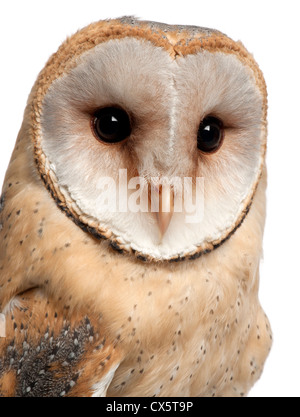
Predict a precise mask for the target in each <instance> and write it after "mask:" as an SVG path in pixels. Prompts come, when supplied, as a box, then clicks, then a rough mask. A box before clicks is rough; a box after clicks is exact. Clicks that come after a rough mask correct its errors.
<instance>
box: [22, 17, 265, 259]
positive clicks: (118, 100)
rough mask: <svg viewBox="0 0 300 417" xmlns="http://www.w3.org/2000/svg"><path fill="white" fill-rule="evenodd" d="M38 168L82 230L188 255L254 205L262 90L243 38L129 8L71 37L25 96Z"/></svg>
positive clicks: (125, 245)
mask: <svg viewBox="0 0 300 417" xmlns="http://www.w3.org/2000/svg"><path fill="white" fill-rule="evenodd" d="M30 104H31V106H30V112H31V130H32V137H33V142H34V155H35V161H36V164H37V167H38V171H39V173H40V175H41V177H42V179H43V181H44V183H45V185H46V187H47V189H48V190H49V192H50V193H51V196H52V197H53V199H54V200H55V202H56V204H57V205H58V207H60V209H62V210H63V211H64V212H65V213H66V214H67V216H69V217H70V219H72V220H73V221H74V222H75V223H76V224H77V225H78V226H79V227H81V228H82V229H83V230H85V231H86V232H87V233H90V234H92V235H93V236H94V237H96V238H101V239H102V238H104V239H108V240H109V241H110V244H111V246H112V247H113V248H115V249H117V250H118V251H123V252H126V253H131V254H132V255H134V256H138V257H139V258H140V259H144V260H145V259H151V260H154V261H164V260H169V261H170V260H181V259H186V258H188V259H194V258H196V257H198V256H199V255H201V254H203V253H206V252H210V251H212V250H213V249H215V248H217V247H218V246H219V245H221V244H222V243H223V242H224V241H225V240H227V239H229V238H230V237H231V235H232V234H233V233H234V232H235V230H236V229H237V228H238V227H239V226H240V225H241V224H242V222H243V220H244V218H245V216H246V215H247V212H248V211H249V209H250V208H251V202H252V199H253V197H254V194H255V191H256V188H257V185H258V182H259V180H260V177H261V174H262V170H263V166H264V157H265V148H266V111H267V101H266V87H265V83H264V79H263V76H262V74H261V72H260V70H259V68H258V66H257V64H256V63H255V61H254V59H253V57H252V56H251V55H250V54H249V53H248V52H247V51H246V49H245V48H244V47H243V45H242V44H241V43H236V42H234V41H232V40H231V39H229V38H228V37H227V36H225V35H224V34H222V33H220V32H218V31H215V30H210V29H205V28H198V27H189V26H185V27H180V26H168V25H164V24H159V23H152V22H151V23H150V22H145V21H138V20H136V19H134V18H131V17H126V18H121V19H117V20H108V21H101V22H98V23H95V24H92V25H90V26H88V27H86V28H85V29H83V30H81V31H80V32H78V33H76V34H75V35H74V36H73V37H71V38H70V39H68V40H67V41H66V42H65V43H64V44H63V45H62V46H61V47H60V49H59V50H58V52H57V53H56V54H54V55H53V56H52V57H51V58H50V60H49V62H48V63H47V65H46V66H45V68H44V70H43V71H42V72H41V73H40V75H39V77H38V80H37V82H36V84H35V86H34V89H33V91H32V94H31V102H30Z"/></svg>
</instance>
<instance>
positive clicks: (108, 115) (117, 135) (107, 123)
mask: <svg viewBox="0 0 300 417" xmlns="http://www.w3.org/2000/svg"><path fill="white" fill-rule="evenodd" d="M93 128H94V132H95V134H96V136H97V137H98V138H99V139H100V140H101V141H103V142H106V143H117V142H121V141H123V140H124V139H126V138H127V137H128V136H129V135H130V133H131V125H130V119H129V116H128V114H127V113H126V112H125V111H124V110H122V109H119V108H116V107H105V108H103V109H100V110H97V112H96V113H95V114H94V119H93Z"/></svg>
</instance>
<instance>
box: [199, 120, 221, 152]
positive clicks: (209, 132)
mask: <svg viewBox="0 0 300 417" xmlns="http://www.w3.org/2000/svg"><path fill="white" fill-rule="evenodd" d="M223 130H224V129H223V123H222V121H221V120H220V119H217V118H216V117H213V116H208V117H205V118H204V119H203V120H202V122H201V123H200V126H199V129H198V134H197V147H198V149H200V151H202V152H205V153H210V152H214V151H216V150H217V149H218V148H219V147H220V145H221V143H222V139H223Z"/></svg>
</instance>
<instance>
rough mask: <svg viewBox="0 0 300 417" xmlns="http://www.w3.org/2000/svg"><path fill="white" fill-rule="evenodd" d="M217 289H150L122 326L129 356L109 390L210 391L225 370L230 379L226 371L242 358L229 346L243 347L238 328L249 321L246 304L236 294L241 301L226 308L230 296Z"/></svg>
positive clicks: (185, 393)
mask: <svg viewBox="0 0 300 417" xmlns="http://www.w3.org/2000/svg"><path fill="white" fill-rule="evenodd" d="M206 291H208V293H207V292H206ZM208 294H210V296H209V297H208ZM218 294H220V293H219V291H218V288H217V286H216V287H215V288H214V289H213V288H212V287H210V288H208V289H207V290H205V288H202V290H201V289H200V287H195V286H193V285H183V286H181V287H180V288H179V289H178V291H172V292H167V291H165V292H164V290H163V289H161V290H160V291H158V290H157V291H156V292H155V288H152V291H151V289H149V291H148V292H147V296H145V297H144V299H143V302H142V303H141V305H140V306H139V304H137V303H135V304H134V308H133V309H132V310H131V311H130V314H129V315H128V317H127V323H126V325H125V326H124V325H123V328H122V326H121V327H120V329H119V334H118V335H117V338H119V340H121V342H120V343H121V345H122V347H123V348H124V350H125V358H124V361H123V362H122V363H121V364H120V367H119V369H118V371H117V372H116V375H115V378H114V379H113V381H112V384H111V387H110V388H109V392H108V395H129V396H130V395H141V396H143V395H147V396H154V395H155V396H171V395H182V396H191V395H205V390H207V389H208V388H207V387H210V386H211V385H212V386H214V384H215V383H216V382H215V381H216V380H218V378H219V379H220V378H221V376H220V375H221V373H222V378H223V379H226V378H225V376H224V375H225V374H226V372H225V371H226V370H227V373H228V372H229V369H230V368H232V369H233V368H234V367H235V366H236V362H237V361H238V355H235V356H234V357H233V358H232V357H229V354H228V352H232V349H235V350H238V346H239V344H240V339H241V337H240V330H239V329H240V326H241V325H242V326H244V327H245V326H246V325H245V324H244V323H243V322H244V313H243V309H241V305H240V306H238V304H237V302H236V300H235V304H236V307H234V308H231V309H230V308H229V311H227V310H228V305H227V303H228V300H226V299H224V300H223V301H222V300H221V297H220V295H218ZM231 297H233V299H234V298H235V295H234V294H231ZM232 301H233V300H232ZM226 305H227V306H226ZM239 309H240V310H239ZM224 311H227V315H226V314H224ZM231 356H232V355H231ZM223 368H224V369H223ZM223 371H224V372H223ZM223 374H224V375H223ZM228 375H229V374H228ZM212 376H213V377H212ZM229 378H230V377H229ZM145 393H146V394H145Z"/></svg>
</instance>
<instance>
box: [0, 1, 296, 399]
mask: <svg viewBox="0 0 300 417" xmlns="http://www.w3.org/2000/svg"><path fill="white" fill-rule="evenodd" d="M297 6H298V7H297ZM299 6H300V4H299V1H298V0H294V1H293V0H285V1H277V0H259V1H257V0H247V1H245V0H243V1H241V0H219V1H217V0H206V1H203V0H197V1H191V0H181V1H175V0H174V1H166V0H159V1H157V0H149V2H145V1H141V0H137V1H134V0H132V1H131V0H112V1H109V0H106V1H101V0H97V1H93V0H80V1H77V0H70V1H67V0H60V1H57V0H51V1H49V2H46V1H41V0H26V1H24V0H18V1H16V0H15V1H5V2H4V1H2V2H1V6H0V32H1V60H0V75H1V77H0V83H1V86H0V106H1V108H0V187H1V184H2V182H3V178H4V174H5V170H6V168H7V165H8V162H9V158H10V155H11V152H12V149H13V146H14V142H15V139H16V136H17V133H18V130H19V128H20V125H21V122H22V118H23V111H24V108H25V104H26V100H27V97H28V94H29V92H30V89H31V87H32V85H33V84H34V81H35V79H36V77H37V75H38V72H39V71H40V70H41V69H42V68H43V66H44V64H45V63H46V61H47V59H48V57H49V56H50V54H52V53H53V52H55V51H56V50H57V48H58V46H59V45H60V44H61V42H62V41H64V40H65V38H66V37H67V36H69V35H71V34H73V33H74V32H75V31H77V30H78V29H79V28H82V27H83V26H85V25H87V24H89V23H91V22H93V21H96V20H101V19H106V18H109V17H119V16H122V15H135V16H137V17H140V18H143V19H147V20H156V21H162V22H165V23H170V24H172V23H174V24H176V23H179V24H190V25H197V26H206V27H212V28H216V29H219V30H221V31H222V32H224V33H225V34H227V35H228V36H230V37H231V38H233V39H234V40H238V39H240V40H241V41H242V42H243V43H244V45H245V46H246V48H247V49H248V50H249V51H250V52H252V53H253V54H254V57H255V59H256V60H257V62H258V63H259V65H260V67H261V69H262V71H263V72H264V75H265V78H266V82H267V86H268V91H269V145H268V154H267V163H268V171H269V186H268V193H267V196H268V215H267V224H266V230H265V239H264V260H263V261H262V266H261V284H260V299H261V302H262V305H263V307H264V309H265V311H266V312H267V314H268V316H269V318H270V321H271V324H272V328H273V332H274V345H273V349H272V351H271V354H270V356H269V358H268V360H267V363H266V366H265V370H264V373H263V376H262V377H261V379H260V381H259V382H258V383H257V384H256V385H255V387H254V388H253V390H252V391H251V394H250V395H251V396H260V397H267V396H269V397H274V396H277V397H279V396H285V397H287V396H297V397H299V396H300V382H299V373H300V360H299V355H300V336H299V333H300V326H299V323H300V314H299V313H300V294H299V293H300V284H299V282H300V273H299V260H300V259H299V258H300V253H299V249H300V245H299V232H300V223H299V192H300V190H299V180H300V176H299V166H300V162H299V158H300V145H299V143H300V134H299V133H300V123H299V120H300V106H299V94H300V85H299V77H300V71H299V68H300V66H299V54H300V35H299V33H300V31H299V17H300V12H299Z"/></svg>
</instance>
